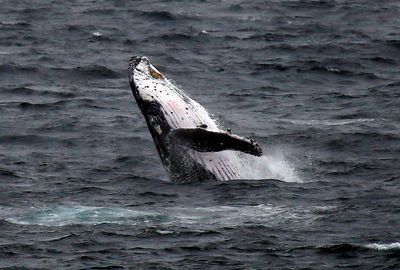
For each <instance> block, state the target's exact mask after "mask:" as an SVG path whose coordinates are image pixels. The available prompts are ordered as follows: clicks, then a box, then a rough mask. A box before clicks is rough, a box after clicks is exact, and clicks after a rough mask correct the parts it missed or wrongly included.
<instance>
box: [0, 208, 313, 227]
mask: <svg viewBox="0 0 400 270" xmlns="http://www.w3.org/2000/svg"><path fill="white" fill-rule="evenodd" d="M13 212H14V211H12V210H11V211H10V213H13ZM10 213H9V214H10ZM319 216H320V213H319V212H318V211H313V209H305V208H302V207H294V208H293V207H288V206H275V205H264V204H260V205H239V206H210V207H165V208H157V209H154V208H135V209H128V208H119V207H93V206H81V205H74V206H58V207H50V208H47V207H44V208H30V209H28V210H25V211H23V213H19V214H15V212H14V214H13V215H12V216H10V215H8V217H6V218H5V219H4V220H5V221H7V222H9V223H13V224H19V225H39V226H57V227H58V226H66V225H75V224H82V225H90V226H93V225H98V224H116V225H131V226H136V225H138V226H143V225H146V226H152V225H154V226H163V227H161V228H159V229H160V233H165V234H168V233H169V232H170V229H168V228H169V226H172V227H175V226H179V227H183V228H193V226H195V227H196V228H199V229H207V228H215V227H235V226H242V225H243V224H249V223H250V224H253V225H254V224H259V225H264V226H271V227H274V226H280V225H282V224H292V225H296V226H308V225H309V224H310V223H312V221H313V220H315V218H317V217H319Z"/></svg>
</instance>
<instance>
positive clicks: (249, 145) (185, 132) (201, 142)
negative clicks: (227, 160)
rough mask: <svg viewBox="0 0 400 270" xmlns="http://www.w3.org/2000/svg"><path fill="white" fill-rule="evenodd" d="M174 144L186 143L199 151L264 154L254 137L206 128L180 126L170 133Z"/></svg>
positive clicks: (170, 138)
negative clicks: (232, 151) (233, 151)
mask: <svg viewBox="0 0 400 270" xmlns="http://www.w3.org/2000/svg"><path fill="white" fill-rule="evenodd" d="M168 137H169V140H170V142H171V143H173V144H185V145H186V146H188V147H190V148H192V149H193V150H196V151H198V152H219V151H223V150H235V151H240V152H244V153H247V154H251V155H253V156H262V149H261V147H260V145H259V144H258V143H256V142H255V141H254V140H253V139H251V140H249V139H246V138H243V137H240V136H237V135H233V134H231V133H229V132H224V131H212V130H207V129H204V128H178V129H174V130H172V131H171V133H170V134H169V135H168Z"/></svg>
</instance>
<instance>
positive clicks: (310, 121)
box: [274, 118, 376, 126]
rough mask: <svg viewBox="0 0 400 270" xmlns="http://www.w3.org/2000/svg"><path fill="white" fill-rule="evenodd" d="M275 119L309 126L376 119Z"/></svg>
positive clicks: (340, 124) (349, 123) (338, 124)
mask: <svg viewBox="0 0 400 270" xmlns="http://www.w3.org/2000/svg"><path fill="white" fill-rule="evenodd" d="M274 120H275V121H278V122H284V123H290V124H295V125H311V126H343V125H351V124H356V123H367V122H374V121H376V119H373V118H359V119H340V120H333V119H331V120H314V119H308V120H300V119H284V118H275V119H274Z"/></svg>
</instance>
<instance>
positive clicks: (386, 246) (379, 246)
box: [365, 242, 400, 251]
mask: <svg viewBox="0 0 400 270" xmlns="http://www.w3.org/2000/svg"><path fill="white" fill-rule="evenodd" d="M365 247H366V248H370V249H375V250H379V251H385V250H400V242H394V243H390V244H378V243H374V244H368V245H365Z"/></svg>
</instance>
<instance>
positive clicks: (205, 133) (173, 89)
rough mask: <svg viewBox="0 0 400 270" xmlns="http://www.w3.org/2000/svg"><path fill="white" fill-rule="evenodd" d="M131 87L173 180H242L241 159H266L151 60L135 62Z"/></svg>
mask: <svg viewBox="0 0 400 270" xmlns="http://www.w3.org/2000/svg"><path fill="white" fill-rule="evenodd" d="M128 70H129V72H128V73H129V74H128V75H129V83H130V86H131V89H132V93H133V96H134V97H135V100H136V103H137V105H138V107H139V109H140V110H141V112H142V114H143V116H144V118H145V120H146V123H147V126H148V129H149V131H150V134H151V136H152V137H153V140H154V144H155V146H156V148H157V151H158V153H159V155H160V158H161V161H162V163H163V165H164V166H165V168H166V170H167V172H168V173H169V176H170V178H171V180H173V181H179V182H189V181H199V180H230V179H241V178H243V176H242V175H241V172H240V168H239V167H238V166H237V164H238V159H240V158H241V157H242V156H243V155H253V156H262V149H261V147H260V145H259V144H258V143H257V142H256V141H255V140H253V139H247V138H244V137H241V136H238V135H235V134H232V132H231V130H230V129H228V130H222V129H221V128H220V127H219V126H218V124H217V123H216V122H215V121H214V120H213V119H212V118H211V116H210V115H209V113H208V112H207V111H206V110H205V109H204V107H203V106H201V105H200V104H199V103H197V102H196V101H194V100H193V99H191V98H190V97H189V96H188V95H186V94H185V93H184V92H183V91H181V90H180V89H179V88H178V87H177V86H175V85H174V84H173V83H172V82H171V81H170V80H168V79H167V78H166V76H165V75H164V74H162V73H161V72H160V71H158V70H157V69H156V68H155V67H154V66H153V65H152V64H151V63H150V61H149V60H148V59H147V58H146V57H138V56H134V57H131V59H130V62H129V69H128Z"/></svg>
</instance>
